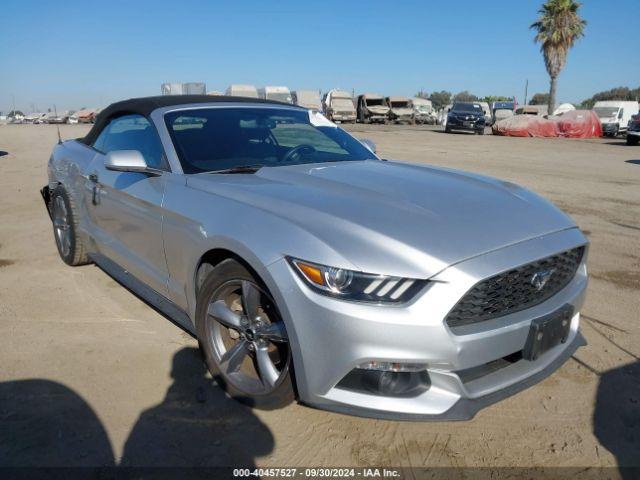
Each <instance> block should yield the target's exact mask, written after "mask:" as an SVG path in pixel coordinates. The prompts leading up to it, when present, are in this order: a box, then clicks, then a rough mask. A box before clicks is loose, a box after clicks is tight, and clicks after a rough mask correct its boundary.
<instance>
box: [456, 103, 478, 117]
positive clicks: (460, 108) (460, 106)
mask: <svg viewBox="0 0 640 480" xmlns="http://www.w3.org/2000/svg"><path fill="white" fill-rule="evenodd" d="M451 111H452V112H468V113H480V114H482V115H484V111H483V110H482V107H481V106H480V105H478V104H477V103H455V104H454V105H453V108H452V109H451Z"/></svg>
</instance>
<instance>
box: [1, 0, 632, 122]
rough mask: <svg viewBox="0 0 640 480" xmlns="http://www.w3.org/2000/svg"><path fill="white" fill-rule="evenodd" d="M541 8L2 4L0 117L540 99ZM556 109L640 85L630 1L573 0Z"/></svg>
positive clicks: (534, 1) (112, 1) (502, 2)
mask: <svg viewBox="0 0 640 480" xmlns="http://www.w3.org/2000/svg"><path fill="white" fill-rule="evenodd" d="M541 3H542V2H541V0H517V1H516V0H490V1H477V0H474V1H467V0H458V1H451V0H448V1H439V0H438V1H436V0H432V1H400V0H395V1H391V0H389V1H384V2H381V1H380V2H379V1H322V2H310V1H307V0H297V1H295V2H289V1H279V2H270V1H264V0H262V1H233V2H224V3H223V2H214V1H192V0H183V1H175V0H174V1H170V2H169V1H168V2H165V1H162V0H154V1H147V0H142V1H137V0H129V1H121V0H107V1H102V2H98V1H87V0H83V1H77V0H64V1H30V0H3V1H2V6H1V7H0V11H1V12H2V30H1V33H0V37H1V38H2V40H1V42H2V44H1V46H0V110H1V111H4V112H7V111H8V110H9V109H10V107H11V103H12V95H15V101H16V106H17V107H18V108H20V109H23V110H25V111H30V110H31V105H32V104H33V105H35V107H36V108H37V109H38V110H45V109H46V108H47V107H50V106H52V105H53V104H54V103H55V104H57V107H58V108H59V109H67V108H74V109H77V108H80V107H82V106H87V107H92V106H98V105H100V104H101V103H102V104H108V103H110V102H112V101H116V100H119V99H123V98H129V97H132V96H142V95H156V94H159V93H160V84H161V83H162V82H186V81H204V82H206V83H207V88H208V89H209V90H224V89H225V87H226V86H227V85H228V84H230V83H252V84H255V85H257V86H262V85H265V84H266V85H287V86H289V87H290V88H291V89H296V88H313V89H323V90H326V89H329V88H334V87H340V88H344V89H348V90H351V89H352V88H353V89H355V90H356V93H358V92H362V91H376V92H380V93H384V94H397V95H413V94H414V93H415V92H417V91H418V90H420V89H421V88H423V89H425V90H426V91H428V92H432V91H434V90H443V89H444V90H449V91H451V92H454V93H456V92H458V91H461V90H469V91H471V92H472V93H474V94H476V95H479V96H484V95H489V94H494V95H508V96H511V95H515V96H516V97H517V98H518V100H519V101H522V99H523V96H524V83H525V79H527V78H528V79H529V95H531V94H532V93H534V92H546V91H547V90H548V77H547V74H546V71H545V68H544V63H543V61H542V56H541V54H540V52H539V48H538V46H537V45H534V43H533V41H532V39H533V32H532V31H531V30H529V25H530V24H531V23H532V22H533V21H534V20H535V18H536V16H537V9H538V8H539V6H540V4H541ZM582 15H583V17H584V18H585V19H586V20H587V21H588V22H589V24H588V26H587V30H586V37H585V38H584V39H582V40H581V41H580V42H579V43H578V44H577V45H576V47H575V48H574V49H573V50H572V51H571V52H570V54H569V61H568V64H567V66H566V67H565V70H564V71H563V73H562V74H561V75H560V79H559V91H558V94H559V100H560V101H571V102H576V101H581V100H583V99H585V98H588V97H590V96H591V95H592V94H593V93H595V92H597V91H600V90H605V89H609V88H612V87H616V86H621V85H622V86H629V87H637V86H638V85H640V56H639V55H638V49H637V47H638V39H639V35H640V29H639V26H640V1H639V0H606V1H605V0H585V1H584V5H583V7H582Z"/></svg>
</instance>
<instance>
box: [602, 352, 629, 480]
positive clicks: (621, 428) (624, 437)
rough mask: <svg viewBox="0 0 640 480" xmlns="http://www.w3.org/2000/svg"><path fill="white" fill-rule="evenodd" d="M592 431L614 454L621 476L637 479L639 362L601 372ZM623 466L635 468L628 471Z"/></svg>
mask: <svg viewBox="0 0 640 480" xmlns="http://www.w3.org/2000/svg"><path fill="white" fill-rule="evenodd" d="M593 432H594V434H595V436H596V438H597V439H598V440H599V441H600V443H601V444H602V445H603V446H604V447H605V448H606V449H607V450H609V451H610V452H611V453H612V454H613V455H614V456H615V457H616V460H617V463H618V465H619V466H620V474H621V476H622V478H623V479H632V478H638V476H637V475H638V473H639V471H638V469H637V467H640V361H636V362H634V363H631V364H628V365H624V366H622V367H618V368H614V369H612V370H609V371H606V372H604V373H602V374H601V376H600V383H599V384H598V393H597V397H596V408H595V412H594V415H593ZM625 467H636V469H635V470H629V469H625ZM634 475H635V476H634Z"/></svg>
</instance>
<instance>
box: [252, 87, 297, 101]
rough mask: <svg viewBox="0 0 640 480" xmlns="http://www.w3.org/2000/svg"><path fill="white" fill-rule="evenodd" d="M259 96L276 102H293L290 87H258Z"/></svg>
mask: <svg viewBox="0 0 640 480" xmlns="http://www.w3.org/2000/svg"><path fill="white" fill-rule="evenodd" d="M258 97H259V98H264V99H265V100H275V101H276V102H284V103H293V98H292V97H291V92H290V91H289V87H274V86H269V85H268V86H266V87H264V88H259V89H258Z"/></svg>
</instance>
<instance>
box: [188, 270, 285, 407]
mask: <svg viewBox="0 0 640 480" xmlns="http://www.w3.org/2000/svg"><path fill="white" fill-rule="evenodd" d="M198 297H199V305H198V313H199V317H198V318H199V322H198V324H199V325H198V326H199V328H198V339H199V341H200V344H201V347H202V349H203V351H204V354H205V358H206V360H207V364H208V366H209V368H210V370H211V371H212V374H213V375H214V377H215V378H216V380H217V381H218V383H220V384H221V385H222V386H223V387H224V388H225V390H227V392H228V393H229V395H231V396H232V397H234V398H237V399H238V400H240V401H243V402H244V403H248V404H250V405H252V406H257V407H261V408H276V407H279V406H283V405H286V404H287V403H289V402H291V401H292V400H293V398H294V395H293V386H292V381H291V373H290V370H291V368H290V367H291V351H290V347H289V338H288V336H287V331H286V329H285V326H284V322H283V321H282V319H281V317H280V314H279V313H278V309H277V308H276V305H275V302H274V300H273V298H272V297H271V295H269V293H268V292H267V291H266V290H265V289H264V288H263V287H262V286H260V285H259V283H258V282H257V281H256V280H255V279H254V278H253V276H252V275H251V274H250V273H249V272H248V271H247V270H246V269H245V268H244V267H243V266H242V265H241V264H239V263H238V262H236V261H235V260H226V261H224V262H222V263H221V264H219V265H218V266H216V267H215V268H214V269H213V270H212V271H211V273H210V274H209V276H208V277H207V279H206V280H205V282H204V284H203V286H202V288H201V295H198ZM200 302H202V304H201V303H200ZM205 306H206V309H205Z"/></svg>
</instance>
